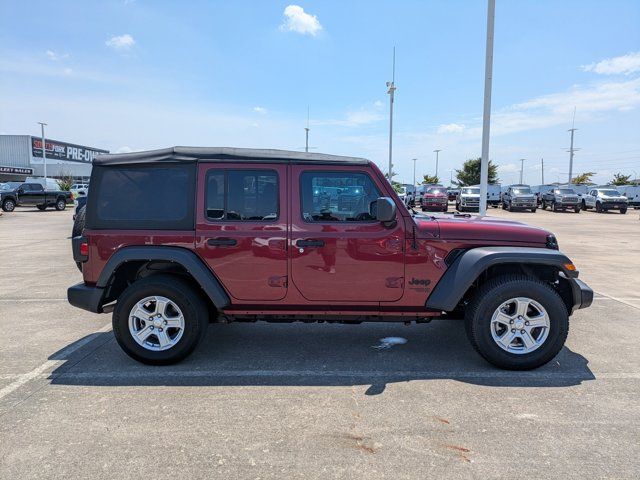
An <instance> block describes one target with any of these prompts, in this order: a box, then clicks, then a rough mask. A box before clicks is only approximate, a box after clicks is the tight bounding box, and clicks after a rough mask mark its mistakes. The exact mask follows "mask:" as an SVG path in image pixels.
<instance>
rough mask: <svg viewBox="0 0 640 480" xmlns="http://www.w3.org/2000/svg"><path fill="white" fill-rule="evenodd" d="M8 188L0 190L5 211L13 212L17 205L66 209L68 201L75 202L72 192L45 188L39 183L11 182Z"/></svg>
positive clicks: (0, 199)
mask: <svg viewBox="0 0 640 480" xmlns="http://www.w3.org/2000/svg"><path fill="white" fill-rule="evenodd" d="M6 185H8V188H6V187H5V189H4V190H0V206H2V210H4V211H5V212H13V211H14V210H15V208H16V207H37V208H38V210H46V209H47V207H54V208H55V209H56V210H64V209H65V208H67V203H71V202H73V196H72V195H71V193H70V192H64V191H62V190H45V189H44V188H43V187H42V185H40V184H39V183H18V182H9V183H7V184H6Z"/></svg>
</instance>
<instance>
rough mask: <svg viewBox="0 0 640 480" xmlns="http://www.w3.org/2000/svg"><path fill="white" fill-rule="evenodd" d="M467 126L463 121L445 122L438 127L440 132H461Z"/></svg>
mask: <svg viewBox="0 0 640 480" xmlns="http://www.w3.org/2000/svg"><path fill="white" fill-rule="evenodd" d="M464 129H465V126H464V125H463V124H461V123H445V124H442V125H440V126H439V127H438V133H460V132H463V131H464Z"/></svg>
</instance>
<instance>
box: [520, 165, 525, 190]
mask: <svg viewBox="0 0 640 480" xmlns="http://www.w3.org/2000/svg"><path fill="white" fill-rule="evenodd" d="M524 161H525V159H524V158H521V159H520V185H522V176H523V173H524Z"/></svg>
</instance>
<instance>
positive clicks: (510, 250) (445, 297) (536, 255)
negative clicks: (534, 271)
mask: <svg viewBox="0 0 640 480" xmlns="http://www.w3.org/2000/svg"><path fill="white" fill-rule="evenodd" d="M508 263H516V264H525V265H547V266H554V267H557V268H558V270H559V271H561V272H563V273H564V276H565V277H567V278H569V279H573V278H575V277H577V275H578V272H577V271H575V270H568V269H567V267H566V265H567V264H571V260H569V257H567V256H566V255H564V254H563V253H561V252H559V251H558V250H551V249H547V248H532V247H477V248H472V249H469V250H467V251H465V252H464V253H462V254H460V255H458V256H457V257H456V259H455V260H454V261H453V263H452V264H451V265H450V266H449V268H447V270H446V271H445V273H444V274H443V275H442V277H441V278H440V280H439V281H438V283H437V284H436V286H435V287H434V288H433V291H432V292H431V295H429V298H427V302H426V307H427V308H428V309H430V310H440V311H443V312H451V311H453V310H454V309H455V308H456V306H457V305H458V303H459V302H460V300H461V299H462V297H463V296H464V294H465V293H466V292H467V290H468V289H469V287H470V286H471V285H472V284H473V282H475V281H476V279H477V278H478V277H479V276H480V275H481V274H482V272H484V271H485V270H487V269H488V268H489V267H492V266H495V265H499V264H508Z"/></svg>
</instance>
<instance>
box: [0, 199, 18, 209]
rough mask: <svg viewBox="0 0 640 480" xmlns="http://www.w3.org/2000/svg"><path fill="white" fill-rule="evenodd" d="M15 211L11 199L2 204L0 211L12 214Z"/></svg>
mask: <svg viewBox="0 0 640 480" xmlns="http://www.w3.org/2000/svg"><path fill="white" fill-rule="evenodd" d="M15 209H16V202H15V201H13V200H12V199H11V198H7V199H6V200H5V201H4V202H2V211H4V212H13V211H14V210H15Z"/></svg>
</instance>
